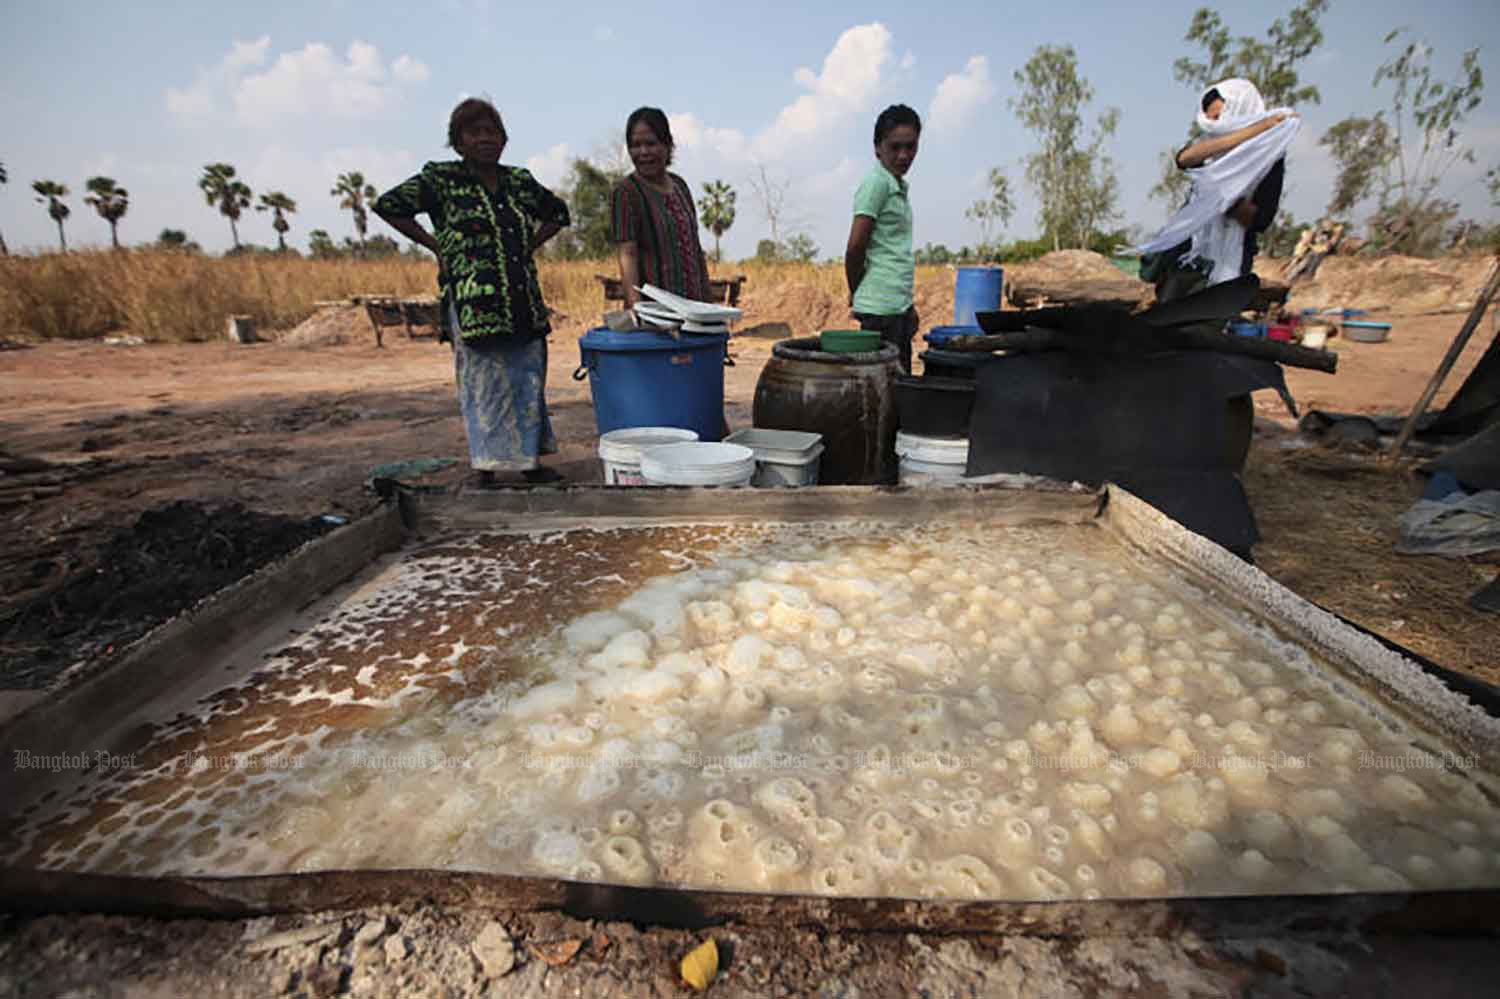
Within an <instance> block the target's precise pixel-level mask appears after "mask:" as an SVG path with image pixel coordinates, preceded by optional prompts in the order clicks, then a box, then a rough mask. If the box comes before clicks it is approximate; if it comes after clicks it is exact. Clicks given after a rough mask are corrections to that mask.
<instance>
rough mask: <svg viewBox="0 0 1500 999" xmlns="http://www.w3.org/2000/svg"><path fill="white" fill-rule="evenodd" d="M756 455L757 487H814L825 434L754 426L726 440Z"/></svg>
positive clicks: (737, 431)
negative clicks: (746, 448)
mask: <svg viewBox="0 0 1500 999" xmlns="http://www.w3.org/2000/svg"><path fill="white" fill-rule="evenodd" d="M724 443H726V444H739V445H741V446H743V447H748V448H749V449H750V450H751V451H753V452H755V478H754V479H752V480H751V484H752V485H754V486H757V487H759V486H793V487H800V486H815V485H817V484H818V464H819V462H820V461H821V460H822V458H823V435H822V434H814V433H808V432H806V431H802V430H766V429H763V428H761V427H751V428H749V429H747V430H736V431H735V432H734V433H732V434H730V435H729V436H728V437H726V438H724Z"/></svg>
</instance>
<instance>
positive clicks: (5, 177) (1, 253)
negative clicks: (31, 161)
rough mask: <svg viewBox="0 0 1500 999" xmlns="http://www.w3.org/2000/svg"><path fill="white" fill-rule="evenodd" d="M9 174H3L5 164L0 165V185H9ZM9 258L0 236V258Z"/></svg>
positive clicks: (1, 235) (8, 251)
mask: <svg viewBox="0 0 1500 999" xmlns="http://www.w3.org/2000/svg"><path fill="white" fill-rule="evenodd" d="M9 183H10V174H8V173H6V172H5V164H4V163H0V184H9ZM8 256H10V250H8V249H6V246H5V236H4V235H3V234H0V257H8Z"/></svg>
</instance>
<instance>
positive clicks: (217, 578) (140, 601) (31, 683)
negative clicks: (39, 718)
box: [0, 500, 334, 690]
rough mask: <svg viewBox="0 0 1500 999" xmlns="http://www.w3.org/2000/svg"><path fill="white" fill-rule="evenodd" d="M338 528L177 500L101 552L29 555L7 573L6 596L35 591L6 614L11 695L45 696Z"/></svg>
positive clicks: (55, 549) (60, 546) (3, 641)
mask: <svg viewBox="0 0 1500 999" xmlns="http://www.w3.org/2000/svg"><path fill="white" fill-rule="evenodd" d="M333 526H334V524H333V523H332V522H331V521H329V520H325V519H324V518H322V517H311V518H302V519H297V518H291V517H282V516H277V515H275V514H267V513H257V512H256V511H253V510H247V509H245V508H244V507H243V506H241V505H240V504H238V503H225V504H221V505H208V504H204V503H199V502H195V501H192V500H177V501H175V502H171V503H164V504H161V505H159V506H154V507H152V508H150V509H148V510H146V511H145V512H143V513H141V514H140V515H139V516H138V517H137V518H136V520H135V523H134V524H132V525H131V526H130V527H127V528H124V529H122V530H119V531H117V532H116V533H115V534H114V535H113V536H112V537H108V538H107V539H105V540H104V541H103V543H102V544H101V545H100V546H98V547H97V548H92V547H89V546H77V545H72V544H67V543H65V542H64V541H63V540H61V539H59V541H58V543H56V544H55V545H54V546H52V547H51V548H50V550H44V551H40V552H31V553H28V554H29V555H31V556H32V557H31V558H29V559H28V558H21V559H16V560H14V561H12V562H10V563H9V564H8V568H9V569H10V573H9V574H8V576H7V578H6V580H5V582H6V584H7V589H6V592H7V594H8V593H9V592H13V588H23V587H24V588H28V589H31V590H32V591H33V592H31V593H30V594H29V595H28V596H26V597H25V598H24V599H22V600H19V601H17V602H15V603H12V604H9V605H7V606H6V607H5V608H4V610H3V611H0V657H3V659H4V661H5V663H6V686H8V687H10V688H12V689H23V690H24V689H40V688H43V687H45V686H47V685H48V684H49V683H50V682H52V681H53V680H54V679H56V678H57V676H58V674H59V673H60V672H62V671H63V670H65V669H67V668H68V667H69V666H71V665H72V664H74V663H76V662H79V661H80V660H86V659H93V658H96V657H108V656H110V655H112V654H114V653H115V652H116V651H117V650H120V649H123V648H124V647H125V645H127V644H128V643H129V642H131V641H133V640H134V639H136V638H139V637H140V636H142V635H144V634H146V633H147V632H148V631H150V630H151V629H152V628H154V627H155V626H156V625H158V624H161V623H162V622H164V621H167V620H170V619H171V618H172V617H174V616H176V615H177V614H179V613H180V612H182V611H184V610H186V609H187V608H189V607H192V606H193V605H194V604H195V603H197V602H198V601H199V600H202V599H203V598H204V597H206V596H209V595H210V594H212V593H214V592H216V591H218V590H220V589H223V588H224V587H225V586H227V585H229V584H230V583H233V582H234V581H235V580H237V579H240V578H241V577H243V576H245V575H247V574H249V573H251V572H254V571H255V570H256V569H258V568H260V567H261V566H263V565H265V564H267V563H268V562H271V561H272V560H274V559H276V558H277V557H278V556H281V555H284V554H286V553H287V552H289V551H291V550H293V549H294V548H297V547H298V546H299V545H301V544H303V543H304V542H306V541H310V540H311V539H313V538H315V537H317V536H319V535H320V534H323V533H325V532H326V531H328V530H331V529H332V527H333ZM28 562H29V564H28Z"/></svg>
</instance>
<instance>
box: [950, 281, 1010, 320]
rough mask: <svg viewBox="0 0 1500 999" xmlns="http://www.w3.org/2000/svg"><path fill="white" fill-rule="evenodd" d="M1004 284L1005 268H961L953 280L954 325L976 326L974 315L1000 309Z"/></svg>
mask: <svg viewBox="0 0 1500 999" xmlns="http://www.w3.org/2000/svg"><path fill="white" fill-rule="evenodd" d="M1004 284H1005V269H1004V268H1003V267H960V268H959V269H958V276H957V277H956V278H954V280H953V324H954V325H955V326H974V325H976V324H977V322H978V320H976V319H975V318H974V313H976V312H994V311H996V310H997V309H999V308H1000V290H1001V288H1002V287H1003V286H1004Z"/></svg>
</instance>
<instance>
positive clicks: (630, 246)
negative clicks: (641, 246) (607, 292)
mask: <svg viewBox="0 0 1500 999" xmlns="http://www.w3.org/2000/svg"><path fill="white" fill-rule="evenodd" d="M640 282H641V257H640V251H639V250H638V249H636V245H635V243H634V242H629V243H621V244H620V283H621V284H622V285H624V286H625V308H627V309H633V308H635V303H636V302H639V301H640V300H641V294H640V292H638V291H636V290H635V286H636V285H638V284H640Z"/></svg>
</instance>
